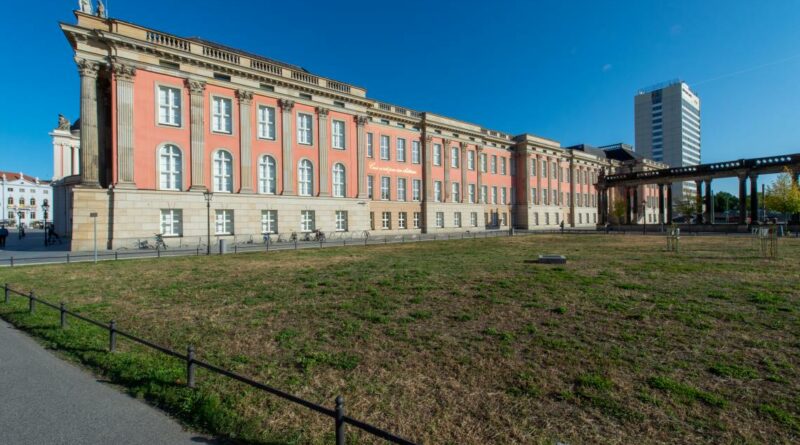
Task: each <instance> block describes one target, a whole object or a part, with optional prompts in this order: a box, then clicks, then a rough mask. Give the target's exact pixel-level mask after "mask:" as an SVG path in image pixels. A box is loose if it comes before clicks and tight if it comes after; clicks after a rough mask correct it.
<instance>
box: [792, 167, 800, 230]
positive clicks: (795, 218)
mask: <svg viewBox="0 0 800 445" xmlns="http://www.w3.org/2000/svg"><path fill="white" fill-rule="evenodd" d="M798 183H800V169H796V170H793V171H792V185H794V186H796V185H798ZM791 222H792V223H793V224H798V223H800V212H798V213H794V214H792V220H791Z"/></svg>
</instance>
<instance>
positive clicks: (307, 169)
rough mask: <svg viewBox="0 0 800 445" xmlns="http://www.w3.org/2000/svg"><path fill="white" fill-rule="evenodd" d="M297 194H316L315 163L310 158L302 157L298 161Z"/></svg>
mask: <svg viewBox="0 0 800 445" xmlns="http://www.w3.org/2000/svg"><path fill="white" fill-rule="evenodd" d="M297 194H298V195H299V196H313V195H314V164H312V163H311V161H310V160H308V159H301V160H300V161H299V162H298V163H297Z"/></svg>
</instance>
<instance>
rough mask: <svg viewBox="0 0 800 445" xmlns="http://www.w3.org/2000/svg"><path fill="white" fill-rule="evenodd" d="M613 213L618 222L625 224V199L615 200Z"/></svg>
mask: <svg viewBox="0 0 800 445" xmlns="http://www.w3.org/2000/svg"><path fill="white" fill-rule="evenodd" d="M611 215H612V216H613V217H614V219H615V221H616V223H617V224H625V201H624V200H622V199H617V200H615V201H614V206H613V208H612V209H611Z"/></svg>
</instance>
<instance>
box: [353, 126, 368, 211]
mask: <svg viewBox="0 0 800 445" xmlns="http://www.w3.org/2000/svg"><path fill="white" fill-rule="evenodd" d="M355 119H356V138H357V142H356V145H357V149H356V156H357V157H358V162H357V168H358V199H367V130H366V126H367V121H368V120H369V118H368V117H367V116H356V117H355Z"/></svg>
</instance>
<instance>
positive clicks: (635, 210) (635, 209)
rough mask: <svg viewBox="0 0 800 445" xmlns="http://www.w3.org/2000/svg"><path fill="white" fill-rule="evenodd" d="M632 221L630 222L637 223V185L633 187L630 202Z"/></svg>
mask: <svg viewBox="0 0 800 445" xmlns="http://www.w3.org/2000/svg"><path fill="white" fill-rule="evenodd" d="M631 210H632V213H633V221H632V224H639V187H638V186H636V187H633V203H632V209H631Z"/></svg>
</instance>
